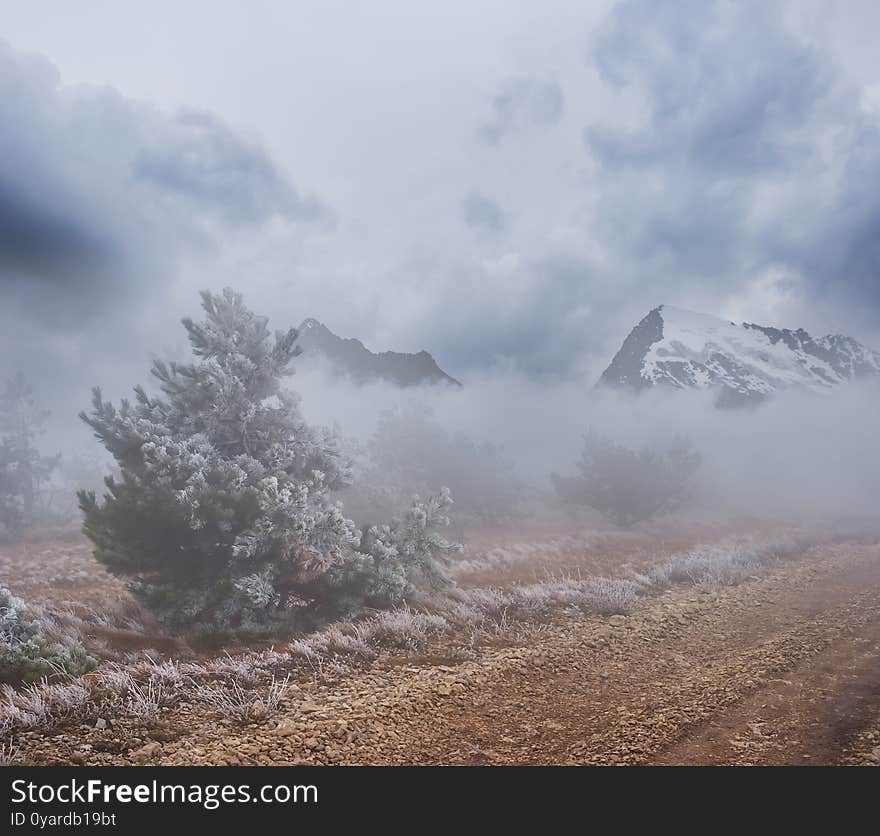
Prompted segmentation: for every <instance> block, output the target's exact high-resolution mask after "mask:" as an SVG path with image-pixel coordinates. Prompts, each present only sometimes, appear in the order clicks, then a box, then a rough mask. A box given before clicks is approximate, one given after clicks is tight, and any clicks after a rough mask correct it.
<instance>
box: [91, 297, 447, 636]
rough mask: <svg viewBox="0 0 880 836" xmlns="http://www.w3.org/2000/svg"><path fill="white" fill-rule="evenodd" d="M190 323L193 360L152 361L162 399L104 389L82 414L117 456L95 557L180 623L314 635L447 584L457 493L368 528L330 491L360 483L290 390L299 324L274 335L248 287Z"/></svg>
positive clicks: (95, 527) (96, 510) (94, 508)
mask: <svg viewBox="0 0 880 836" xmlns="http://www.w3.org/2000/svg"><path fill="white" fill-rule="evenodd" d="M202 307H203V308H204V311H205V314H206V318H205V320H204V321H203V322H198V323H197V322H193V321H192V320H190V319H184V320H183V324H184V327H185V328H186V330H187V333H188V336H189V340H190V343H191V346H192V351H193V354H194V355H195V361H194V362H193V363H191V364H188V365H181V364H178V363H170V364H166V363H164V362H162V361H159V360H157V361H154V364H153V369H152V374H153V376H154V377H155V378H156V380H157V381H158V385H159V389H160V390H161V395H158V396H155V397H154V396H151V395H150V394H148V393H147V391H146V390H145V389H144V388H143V387H140V386H139V387H136V388H135V390H134V392H135V400H134V402H130V401H127V400H123V401H122V402H121V403H120V405H119V407H118V408H116V407H114V406H113V405H112V404H111V403H108V402H106V401H104V400H103V398H102V396H101V392H100V390H99V389H96V390H95V392H94V398H93V409H92V411H91V413H89V414H86V413H82V414H81V417H82V419H83V420H84V421H85V422H86V423H87V424H89V425H90V426H91V427H92V428H93V430H94V431H95V435H96V436H97V438H98V439H99V440H100V441H101V442H102V443H103V444H104V446H105V447H106V448H107V449H108V450H109V451H110V453H111V454H112V455H113V456H114V458H115V459H116V462H117V465H118V467H119V471H120V474H121V476H120V478H119V479H118V480H117V479H113V478H108V479H107V480H106V485H107V493H106V494H105V495H104V497H103V501H99V500H98V498H97V497H96V496H95V494H94V492H86V491H81V492H80V493H79V499H80V506H81V508H82V510H83V513H84V516H85V522H84V529H83V530H84V531H85V533H86V534H87V535H88V536H89V537H90V538H91V539H92V540H93V541H94V543H95V556H96V557H97V559H98V560H99V561H100V562H101V563H103V564H104V565H105V566H106V567H107V568H108V569H110V571H112V572H114V573H116V574H119V575H122V576H126V577H128V578H129V579H130V581H131V586H132V589H133V590H134V591H135V592H136V594H138V595H139V596H140V597H141V598H142V600H144V601H145V602H146V603H147V604H148V605H149V606H151V607H152V608H153V609H154V610H155V611H157V612H158V613H159V614H160V615H161V616H163V617H165V618H166V620H168V621H169V622H171V623H174V624H179V625H184V626H185V625H195V626H200V627H205V628H209V629H219V630H228V631H236V630H238V631H242V630H243V631H249V630H266V629H271V628H278V627H284V626H302V625H305V624H309V623H315V622H316V621H318V620H321V619H323V618H327V617H332V616H337V615H339V614H341V613H343V612H345V611H351V610H352V609H353V608H355V607H357V606H362V605H365V604H369V605H371V606H382V605H387V604H389V603H393V602H395V601H399V600H400V599H401V598H403V597H404V596H406V595H407V594H408V593H409V592H411V591H412V589H413V583H414V581H415V579H416V578H417V577H418V576H423V577H425V578H427V579H428V580H429V581H437V580H438V579H439V578H441V577H442V572H441V571H440V568H439V566H440V563H442V561H443V559H444V558H445V556H446V555H447V554H448V553H449V552H450V551H451V550H453V549H455V548H457V547H456V546H454V545H453V544H450V543H447V542H446V541H445V540H444V539H443V538H442V537H440V536H439V535H438V534H437V528H438V527H439V526H441V525H443V524H444V523H446V522H447V520H446V517H445V511H446V509H447V508H448V507H449V504H450V502H451V500H450V498H449V496H448V493H447V492H444V493H442V494H441V495H440V496H439V497H436V498H432V499H431V500H429V501H427V502H424V503H422V502H416V503H415V504H414V505H413V507H412V508H411V509H410V511H409V512H408V513H406V514H405V515H404V516H403V517H401V519H399V520H398V521H396V522H394V523H392V524H391V525H388V526H382V527H374V528H372V529H370V530H369V531H366V532H359V531H358V530H357V528H356V527H355V525H354V523H353V522H352V521H351V520H348V519H346V517H345V516H344V514H343V512H342V506H341V505H340V504H338V503H334V502H333V501H332V499H331V492H332V491H334V490H336V489H338V488H340V487H342V486H343V485H344V484H345V483H346V481H347V478H348V466H347V462H346V461H345V460H344V457H343V456H342V455H341V454H340V452H339V447H338V444H337V440H336V438H335V436H334V435H333V434H332V433H330V432H328V431H325V430H319V429H315V428H313V427H310V426H308V425H307V424H306V423H305V421H304V420H303V418H302V416H301V414H300V411H299V407H298V399H297V397H296V396H295V395H293V394H290V393H288V392H286V391H285V390H284V389H283V388H282V386H281V383H282V380H283V378H284V377H285V376H287V375H290V374H292V373H293V370H292V368H291V362H292V360H293V359H294V357H295V356H296V355H297V354H298V353H299V351H298V348H297V347H296V338H297V331H296V330H295V329H290V330H288V331H276V332H275V333H274V334H273V333H272V332H270V330H269V327H268V322H267V319H266V318H265V317H261V316H257V315H255V314H254V313H252V312H251V311H250V310H248V308H246V307H245V305H244V303H243V301H242V297H241V295H240V294H238V293H235V292H233V291H232V290H230V289H228V288H227V289H226V290H224V291H223V293H222V294H212V293H208V292H204V293H203V294H202Z"/></svg>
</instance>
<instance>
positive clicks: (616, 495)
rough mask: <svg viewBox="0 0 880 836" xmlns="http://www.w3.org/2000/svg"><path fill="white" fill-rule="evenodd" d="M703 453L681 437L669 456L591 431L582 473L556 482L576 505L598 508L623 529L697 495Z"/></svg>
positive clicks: (562, 495) (579, 464)
mask: <svg viewBox="0 0 880 836" xmlns="http://www.w3.org/2000/svg"><path fill="white" fill-rule="evenodd" d="M699 466H700V455H699V453H697V452H696V451H694V449H693V447H692V445H691V443H690V441H689V440H688V439H687V438H684V437H682V436H677V437H676V438H675V439H674V440H673V442H672V444H671V445H670V447H669V449H668V450H667V451H665V453H659V452H657V451H655V450H651V449H648V448H645V449H643V450H641V451H639V452H636V451H634V450H630V449H628V448H627V447H624V446H623V445H621V444H616V443H615V442H613V441H611V440H610V439H608V438H605V437H604V436H600V435H597V434H595V433H592V432H591V433H589V434H588V435H587V436H586V438H585V440H584V450H583V453H582V454H581V459H580V461H579V462H578V468H579V470H580V475H578V476H575V477H564V476H557V475H556V474H555V473H554V474H552V476H551V479H552V481H553V485H554V487H555V488H556V491H557V493H558V494H559V495H560V496H561V497H562V499H563V500H564V501H566V502H568V503H570V504H572V505H580V506H588V507H590V508H595V509H596V510H597V511H599V512H600V513H601V514H603V515H604V516H606V517H608V519H610V520H611V521H612V522H613V523H615V524H616V525H619V526H620V527H622V528H631V527H632V526H634V525H635V524H636V523H639V522H641V521H643V520H648V519H651V518H652V517H654V516H655V515H657V514H660V513H665V512H670V511H674V510H676V509H677V508H679V507H680V506H681V505H682V504H683V503H684V502H685V500H687V499H688V497H689V496H690V493H691V483H692V480H693V476H694V474H695V472H696V471H697V469H698V468H699Z"/></svg>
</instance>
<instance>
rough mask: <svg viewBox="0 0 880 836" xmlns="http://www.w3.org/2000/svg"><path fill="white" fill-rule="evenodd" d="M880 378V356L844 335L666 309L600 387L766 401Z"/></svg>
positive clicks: (655, 314) (649, 320) (624, 350)
mask: <svg viewBox="0 0 880 836" xmlns="http://www.w3.org/2000/svg"><path fill="white" fill-rule="evenodd" d="M877 374H880V353H877V352H876V351H872V350H871V349H869V348H866V347H865V346H863V345H862V344H861V343H859V342H857V341H856V340H854V339H852V338H850V337H845V336H841V335H839V334H834V335H828V336H825V337H821V338H819V339H814V338H813V337H811V336H810V335H809V334H808V333H807V332H806V331H804V330H803V329H802V328H799V329H798V330H797V331H790V330H788V329H780V328H770V327H765V326H761V325H754V324H752V323H746V322H744V323H741V324H738V323H736V322H729V321H727V320H723V319H718V318H717V317H714V316H709V315H706V314H699V313H694V312H692V311H686V310H682V309H680V308H673V307H670V306H669V305H661V306H660V307H659V308H655V309H654V310H652V311H651V312H650V313H649V314H648V315H647V316H646V317H645V318H644V319H643V320H642V321H641V322H640V323H639V324H638V325H636V327H635V328H633V330H632V331H631V332H630V334H629V336H628V337H627V338H626V339H625V340H624V342H623V345H622V346H621V348H620V351H618V352H617V354H616V355H615V356H614V359H613V360H612V361H611V365H610V366H608V368H607V369H606V370H605V371H604V372H603V373H602V377H601V379H600V381H599V383H600V385H606V386H614V387H626V388H632V389H645V388H648V387H650V386H670V387H673V388H677V389H689V388H699V389H706V388H716V389H718V391H719V403H721V404H724V405H735V404H738V403H749V402H754V401H760V400H763V399H765V398H766V397H768V396H769V395H771V394H772V393H773V392H776V391H778V390H781V389H787V388H791V387H801V388H806V389H810V390H813V391H817V392H828V391H829V390H831V389H832V388H833V387H834V386H837V385H838V384H840V383H845V382H848V381H852V380H856V379H860V378H863V377H869V376H872V375H877Z"/></svg>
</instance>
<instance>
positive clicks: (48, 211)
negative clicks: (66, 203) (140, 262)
mask: <svg viewBox="0 0 880 836" xmlns="http://www.w3.org/2000/svg"><path fill="white" fill-rule="evenodd" d="M111 250H112V248H111V247H110V246H109V244H108V242H106V241H103V240H102V239H101V237H100V233H99V232H98V231H97V230H95V229H93V228H91V227H90V226H89V225H88V223H86V222H84V221H83V219H81V218H79V217H74V216H72V215H70V214H66V213H65V211H64V209H63V208H61V207H57V206H51V205H41V204H40V202H39V198H38V196H36V195H33V194H28V193H26V192H24V191H23V190H22V189H21V188H19V187H16V186H13V185H12V184H9V183H6V182H3V181H2V180H0V277H2V276H3V275H4V274H8V275H18V276H22V275H24V276H34V277H41V278H46V279H48V280H49V281H61V280H62V279H63V278H64V277H65V276H71V275H73V274H75V273H76V272H77V271H79V270H84V271H96V272H100V271H102V270H103V269H104V268H105V266H106V265H107V264H108V263H110V262H111V261H112V251H111Z"/></svg>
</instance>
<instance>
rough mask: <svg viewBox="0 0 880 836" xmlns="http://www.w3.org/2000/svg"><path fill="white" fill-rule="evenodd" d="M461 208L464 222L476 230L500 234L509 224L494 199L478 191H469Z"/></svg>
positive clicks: (505, 215) (508, 219) (506, 216)
mask: <svg viewBox="0 0 880 836" xmlns="http://www.w3.org/2000/svg"><path fill="white" fill-rule="evenodd" d="M461 208H462V215H463V217H464V222H465V223H466V224H467V225H468V226H469V227H471V228H472V229H474V230H476V231H478V232H484V233H489V234H492V235H500V234H501V233H503V232H506V231H507V228H508V226H509V225H510V218H509V217H508V215H507V213H506V212H505V211H504V210H503V209H502V208H501V207H500V206H499V205H498V204H497V203H495V201H494V200H490V199H489V198H488V197H486V196H485V195H482V194H480V193H479V192H470V193H469V194H468V195H467V196H466V197H465V199H464V200H463V201H462V206H461Z"/></svg>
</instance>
